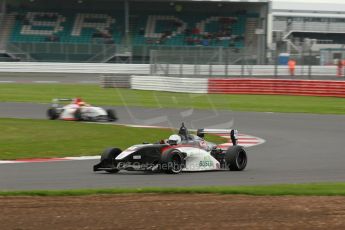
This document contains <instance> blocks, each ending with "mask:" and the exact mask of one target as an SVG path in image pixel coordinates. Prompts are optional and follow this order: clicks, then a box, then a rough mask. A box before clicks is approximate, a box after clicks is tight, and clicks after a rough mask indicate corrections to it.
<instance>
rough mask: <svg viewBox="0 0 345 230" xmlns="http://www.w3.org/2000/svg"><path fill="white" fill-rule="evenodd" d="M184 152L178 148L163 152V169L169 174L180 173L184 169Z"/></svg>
mask: <svg viewBox="0 0 345 230" xmlns="http://www.w3.org/2000/svg"><path fill="white" fill-rule="evenodd" d="M183 162H184V159H183V154H182V153H181V152H180V151H179V150H177V149H170V150H167V151H165V152H164V153H163V154H162V164H161V169H162V171H163V172H165V173H168V174H179V173H181V172H182V169H183Z"/></svg>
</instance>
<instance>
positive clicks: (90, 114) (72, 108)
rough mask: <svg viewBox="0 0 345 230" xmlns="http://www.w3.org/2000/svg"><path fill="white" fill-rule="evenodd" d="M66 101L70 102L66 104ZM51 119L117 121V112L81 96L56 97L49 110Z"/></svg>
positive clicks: (48, 113) (48, 114)
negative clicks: (91, 102) (95, 104)
mask: <svg viewBox="0 0 345 230" xmlns="http://www.w3.org/2000/svg"><path fill="white" fill-rule="evenodd" d="M66 102H67V103H68V104H66ZM47 116H48V118H49V119H50V120H56V119H61V120H67V121H116V120H117V118H116V115H115V112H114V111H113V110H111V109H107V110H105V109H103V108H101V107H95V106H91V105H90V104H87V103H85V102H84V101H83V100H82V99H81V98H74V99H70V98H56V99H53V100H52V104H51V106H50V108H49V109H48V110H47Z"/></svg>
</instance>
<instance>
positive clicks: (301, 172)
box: [0, 103, 345, 190]
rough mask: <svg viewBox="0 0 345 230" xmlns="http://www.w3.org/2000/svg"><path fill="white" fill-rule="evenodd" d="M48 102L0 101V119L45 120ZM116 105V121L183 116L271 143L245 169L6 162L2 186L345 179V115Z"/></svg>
mask: <svg viewBox="0 0 345 230" xmlns="http://www.w3.org/2000/svg"><path fill="white" fill-rule="evenodd" d="M47 107H48V105H47V104H28V103H0V117H17V118H34V119H42V118H45V110H46V109H47ZM114 109H115V110H116V112H117V114H118V116H119V118H120V119H119V121H118V123H128V124H140V125H160V126H170V127H179V125H180V122H181V120H183V121H185V123H186V125H187V127H191V128H198V127H199V128H200V127H213V128H217V127H224V126H227V127H229V126H232V127H236V128H238V129H239V130H240V132H243V133H245V134H248V135H254V136H257V137H260V138H263V139H265V140H266V143H264V144H262V145H259V146H255V147H251V148H248V149H247V151H248V157H249V162H248V166H247V168H246V170H245V171H242V172H228V171H220V172H196V173H182V174H179V175H166V174H158V173H142V172H120V173H118V174H106V173H102V172H100V173H94V172H92V165H93V164H95V163H97V162H98V161H97V160H85V161H67V162H50V163H23V164H2V165H0V190H32V189H80V188H119V187H147V186H149V187H155V186H159V187H172V186H214V185H257V184H282V183H309V182H340V181H342V182H343V181H345V145H344V144H345V143H344V142H345V141H344V140H345V139H344V137H345V116H341V115H308V114H281V113H252V112H251V113H248V112H232V111H208V110H207V111H206V110H183V109H179V110H177V109H147V108H138V107H137V108H133V107H132V108H125V107H115V108H114ZM57 122H63V121H57ZM1 135H3V134H1ZM114 138H116V137H114ZM114 142H115V141H114Z"/></svg>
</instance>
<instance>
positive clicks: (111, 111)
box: [107, 109, 117, 121]
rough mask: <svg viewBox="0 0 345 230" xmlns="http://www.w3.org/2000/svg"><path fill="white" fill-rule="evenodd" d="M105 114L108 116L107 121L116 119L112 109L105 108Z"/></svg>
mask: <svg viewBox="0 0 345 230" xmlns="http://www.w3.org/2000/svg"><path fill="white" fill-rule="evenodd" d="M107 116H108V121H116V120H117V117H116V115H115V112H114V110H112V109H107Z"/></svg>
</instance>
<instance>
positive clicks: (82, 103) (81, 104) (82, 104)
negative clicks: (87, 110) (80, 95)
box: [78, 101, 86, 106]
mask: <svg viewBox="0 0 345 230" xmlns="http://www.w3.org/2000/svg"><path fill="white" fill-rule="evenodd" d="M78 105H79V106H85V105H86V104H85V102H83V101H81V102H79V103H78Z"/></svg>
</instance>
